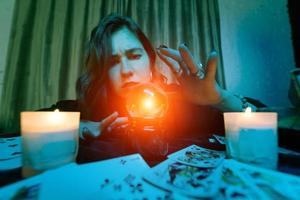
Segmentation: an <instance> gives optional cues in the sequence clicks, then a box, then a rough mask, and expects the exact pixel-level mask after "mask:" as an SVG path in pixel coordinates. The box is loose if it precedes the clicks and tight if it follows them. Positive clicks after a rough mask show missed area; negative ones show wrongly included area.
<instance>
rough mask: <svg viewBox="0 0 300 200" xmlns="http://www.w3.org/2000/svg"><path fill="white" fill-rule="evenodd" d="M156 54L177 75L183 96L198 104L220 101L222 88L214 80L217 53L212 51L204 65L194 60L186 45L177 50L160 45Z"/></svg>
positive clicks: (212, 103)
mask: <svg viewBox="0 0 300 200" xmlns="http://www.w3.org/2000/svg"><path fill="white" fill-rule="evenodd" d="M157 54H158V56H159V57H160V58H161V60H162V61H164V62H165V63H166V64H167V65H168V66H169V67H170V69H171V71H172V72H173V73H174V75H175V76H176V77H177V80H178V82H179V83H180V86H181V90H182V93H183V95H184V97H185V98H186V99H187V100H188V101H190V102H191V103H194V104H198V105H214V104H217V103H219V102H220V101H221V96H222V92H223V89H221V88H220V87H219V85H218V84H217V82H216V80H215V75H216V70H217V53H216V52H215V51H212V52H211V53H210V56H209V58H208V61H207V63H206V65H205V66H203V65H202V64H201V63H199V62H196V60H195V58H194V57H193V56H192V54H191V52H190V50H189V49H188V48H187V46H186V45H184V44H181V45H180V46H179V48H178V50H175V49H171V48H167V47H160V48H158V50H157Z"/></svg>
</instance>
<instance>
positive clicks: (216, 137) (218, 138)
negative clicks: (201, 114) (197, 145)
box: [213, 134, 226, 145]
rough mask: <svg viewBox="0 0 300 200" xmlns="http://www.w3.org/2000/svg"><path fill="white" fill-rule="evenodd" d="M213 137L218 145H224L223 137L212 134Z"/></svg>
mask: <svg viewBox="0 0 300 200" xmlns="http://www.w3.org/2000/svg"><path fill="white" fill-rule="evenodd" d="M213 137H214V138H215V139H216V140H217V141H218V142H219V143H220V144H224V145H225V144H226V140H225V137H224V136H221V135H217V134H213Z"/></svg>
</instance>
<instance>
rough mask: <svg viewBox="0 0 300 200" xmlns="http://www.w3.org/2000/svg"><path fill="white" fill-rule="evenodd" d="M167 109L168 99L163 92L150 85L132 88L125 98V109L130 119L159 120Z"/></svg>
mask: <svg viewBox="0 0 300 200" xmlns="http://www.w3.org/2000/svg"><path fill="white" fill-rule="evenodd" d="M167 107H168V99H167V96H166V94H165V93H164V91H163V90H162V89H160V88H159V87H157V86H156V85H154V84H150V83H148V84H140V85H138V86H136V87H134V88H132V89H131V90H130V92H129V93H128V94H127V97H126V108H127V110H128V113H129V115H130V116H131V117H136V118H161V117H163V116H164V114H165V113H166V110H167Z"/></svg>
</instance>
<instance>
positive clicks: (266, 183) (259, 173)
mask: <svg viewBox="0 0 300 200" xmlns="http://www.w3.org/2000/svg"><path fill="white" fill-rule="evenodd" d="M231 165H232V166H234V167H235V168H236V170H237V171H238V172H239V173H240V174H241V175H242V178H244V180H246V181H248V182H251V183H252V184H254V185H255V186H256V187H257V188H259V189H260V190H261V191H263V193H264V195H265V199H299V194H300V178H299V177H296V176H292V175H289V174H284V173H281V172H276V171H273V170H269V169H264V168H260V167H256V166H252V165H248V164H244V163H240V162H238V161H233V160H232V161H231Z"/></svg>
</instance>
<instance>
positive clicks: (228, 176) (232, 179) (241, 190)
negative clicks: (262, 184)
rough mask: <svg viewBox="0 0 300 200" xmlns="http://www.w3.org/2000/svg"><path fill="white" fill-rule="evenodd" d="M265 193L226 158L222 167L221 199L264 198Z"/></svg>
mask: <svg viewBox="0 0 300 200" xmlns="http://www.w3.org/2000/svg"><path fill="white" fill-rule="evenodd" d="M263 198H264V194H263V193H262V192H261V191H260V190H259V189H258V188H257V187H255V185H254V184H251V183H249V181H245V180H244V179H243V178H242V175H241V174H239V173H238V170H237V169H236V168H234V167H233V166H232V165H231V162H230V161H229V162H228V160H225V161H224V163H223V168H222V176H221V187H220V199H263Z"/></svg>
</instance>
